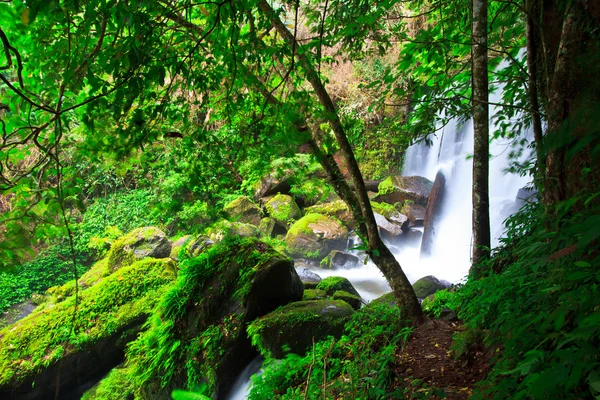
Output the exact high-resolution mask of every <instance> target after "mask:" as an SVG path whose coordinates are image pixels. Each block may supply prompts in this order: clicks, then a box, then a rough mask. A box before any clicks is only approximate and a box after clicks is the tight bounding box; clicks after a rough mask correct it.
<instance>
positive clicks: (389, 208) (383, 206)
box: [371, 201, 397, 218]
mask: <svg viewBox="0 0 600 400" xmlns="http://www.w3.org/2000/svg"><path fill="white" fill-rule="evenodd" d="M371 207H373V211H375V212H376V213H378V214H381V215H383V216H384V217H386V218H390V216H391V215H392V214H394V213H395V212H397V210H396V207H395V206H393V205H391V204H387V203H378V202H376V201H372V202H371Z"/></svg>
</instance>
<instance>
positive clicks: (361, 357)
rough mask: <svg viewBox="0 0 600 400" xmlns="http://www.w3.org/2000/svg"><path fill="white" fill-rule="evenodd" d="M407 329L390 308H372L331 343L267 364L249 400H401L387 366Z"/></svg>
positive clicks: (398, 314)
mask: <svg viewBox="0 0 600 400" xmlns="http://www.w3.org/2000/svg"><path fill="white" fill-rule="evenodd" d="M410 332H411V328H409V327H408V324H407V323H406V322H405V321H404V320H403V319H402V317H401V315H400V311H399V309H398V308H396V307H390V306H388V305H386V304H373V305H370V306H368V307H364V308H362V309H361V310H359V311H358V312H356V313H355V314H354V315H353V317H352V319H351V320H350V322H348V323H347V324H346V326H345V330H344V335H343V336H342V337H341V338H340V339H338V340H336V339H334V338H331V337H330V338H328V339H327V340H324V341H321V342H317V343H315V344H314V345H313V347H312V349H309V350H308V352H307V354H306V355H305V356H299V355H296V354H288V355H287V356H286V358H285V359H283V360H268V361H267V362H266V363H265V365H264V366H263V373H262V374H260V375H257V376H255V377H254V378H253V383H252V387H251V392H250V394H249V397H248V398H249V399H251V400H252V399H297V398H305V399H324V398H327V399H329V398H331V399H337V398H353V399H384V398H386V399H387V398H403V395H402V393H401V392H400V391H399V389H393V388H394V386H397V385H393V381H394V379H395V376H394V372H393V371H392V369H391V368H390V364H391V363H393V361H394V358H395V357H394V353H395V350H396V348H397V347H398V346H402V345H403V343H404V342H405V341H406V339H407V337H408V335H409V334H410Z"/></svg>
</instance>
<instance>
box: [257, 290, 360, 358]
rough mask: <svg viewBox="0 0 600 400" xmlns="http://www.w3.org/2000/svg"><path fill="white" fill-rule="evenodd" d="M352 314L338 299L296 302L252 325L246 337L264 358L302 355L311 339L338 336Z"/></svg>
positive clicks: (310, 344)
mask: <svg viewBox="0 0 600 400" xmlns="http://www.w3.org/2000/svg"><path fill="white" fill-rule="evenodd" d="M352 314H354V310H353V309H352V307H350V305H349V304H348V303H346V302H345V301H341V300H314V301H299V302H296V303H291V304H288V305H287V306H284V307H281V308H279V309H278V310H276V311H274V312H272V313H270V314H268V315H265V316H264V317H262V318H259V319H257V320H256V321H254V322H252V324H250V326H249V327H248V334H249V335H250V337H251V338H252V343H253V344H254V345H255V346H256V347H257V348H258V349H259V351H260V352H261V353H262V354H263V355H264V356H266V357H269V356H270V357H274V358H283V356H284V355H285V349H289V351H290V352H291V353H296V354H301V355H302V354H304V353H306V351H307V350H308V349H309V348H311V347H312V343H313V340H314V341H315V342H317V341H319V340H322V339H325V338H326V337H327V336H330V335H331V336H334V337H340V336H341V335H342V333H343V331H344V325H345V323H346V322H347V321H348V320H349V319H350V317H351V316H352Z"/></svg>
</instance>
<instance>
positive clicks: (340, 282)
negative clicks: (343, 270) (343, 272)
mask: <svg viewBox="0 0 600 400" xmlns="http://www.w3.org/2000/svg"><path fill="white" fill-rule="evenodd" d="M317 289H320V290H324V291H325V292H326V293H327V294H328V295H330V296H331V295H333V294H334V293H335V292H337V291H338V290H344V291H346V292H348V293H351V294H353V295H355V296H358V292H357V291H356V289H355V288H354V286H352V284H351V283H350V281H349V280H348V279H346V278H343V277H341V276H330V277H328V278H325V279H323V280H322V281H321V282H319V284H318V285H317Z"/></svg>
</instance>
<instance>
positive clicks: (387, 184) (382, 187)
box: [378, 176, 397, 194]
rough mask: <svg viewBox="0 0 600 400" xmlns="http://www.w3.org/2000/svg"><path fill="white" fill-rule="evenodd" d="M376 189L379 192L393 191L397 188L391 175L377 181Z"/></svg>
mask: <svg viewBox="0 0 600 400" xmlns="http://www.w3.org/2000/svg"><path fill="white" fill-rule="evenodd" d="M378 190H379V194H390V193H394V192H395V191H396V190H397V188H396V185H394V179H393V178H392V177H391V176H388V177H387V178H385V179H384V180H383V181H381V182H380V183H379V186H378Z"/></svg>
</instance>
